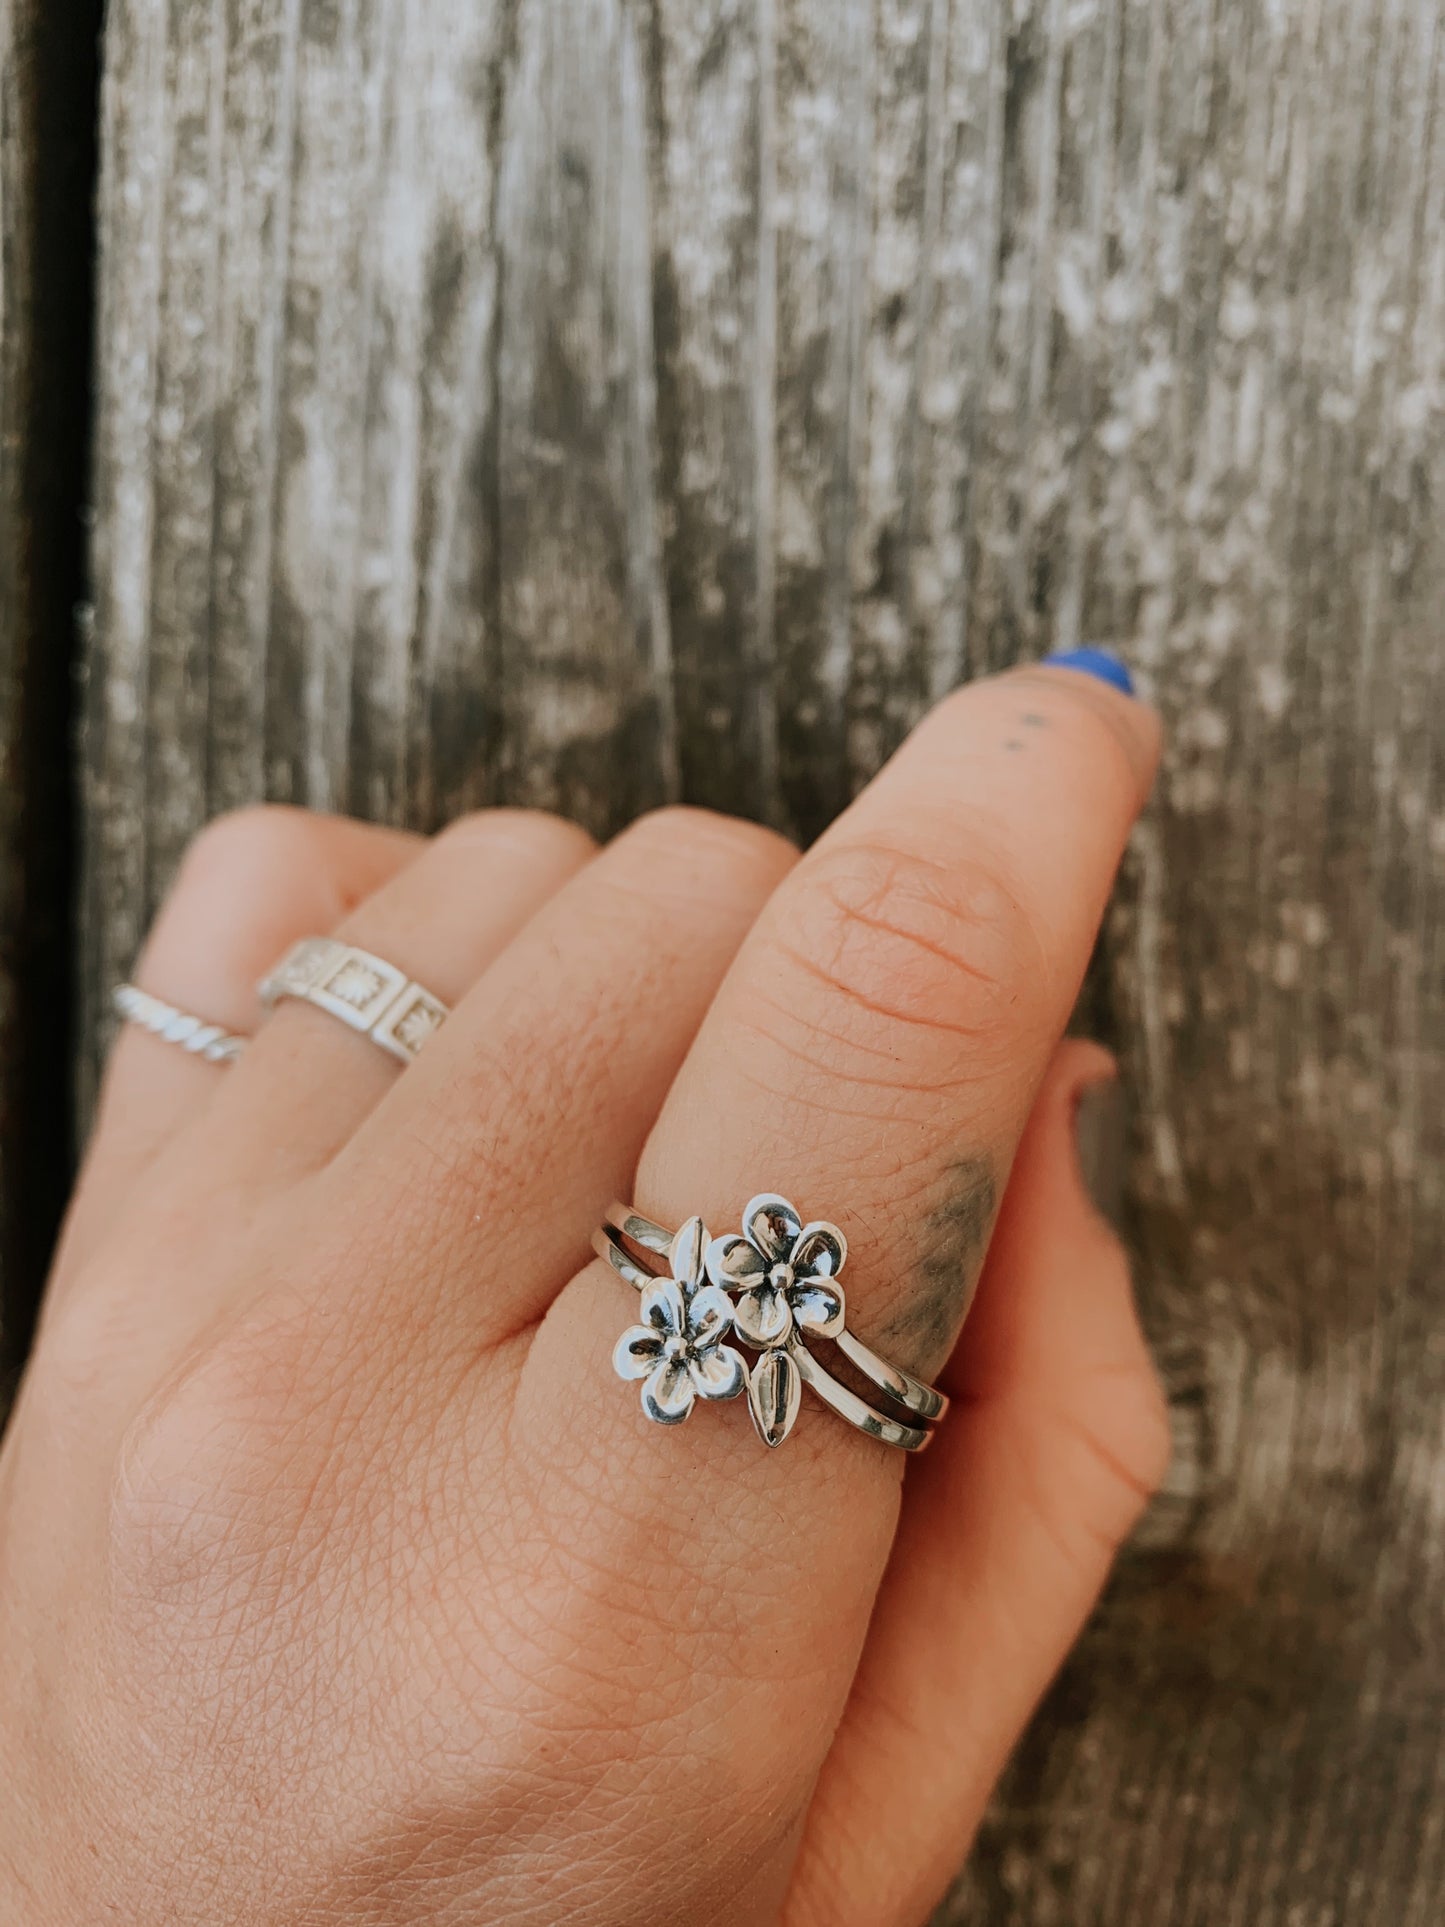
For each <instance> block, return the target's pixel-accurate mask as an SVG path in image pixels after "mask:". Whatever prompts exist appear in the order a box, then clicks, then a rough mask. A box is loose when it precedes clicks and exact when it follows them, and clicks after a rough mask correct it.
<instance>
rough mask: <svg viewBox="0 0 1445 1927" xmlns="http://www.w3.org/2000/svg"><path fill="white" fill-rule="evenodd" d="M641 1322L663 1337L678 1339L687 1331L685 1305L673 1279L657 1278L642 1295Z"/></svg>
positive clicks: (680, 1290)
mask: <svg viewBox="0 0 1445 1927" xmlns="http://www.w3.org/2000/svg"><path fill="white" fill-rule="evenodd" d="M642 1322H643V1324H644V1325H651V1326H652V1328H653V1330H654V1331H660V1332H661V1333H662V1334H663V1335H664V1337H667V1338H676V1337H680V1336H681V1334H682V1333H683V1332H685V1331H686V1330H687V1303H686V1300H685V1299H684V1298H683V1295H682V1286H681V1285H679V1284H678V1282H677V1280H676V1279H675V1278H659V1279H658V1281H657V1283H656V1284H655V1285H649V1286H648V1288H647V1290H646V1291H645V1292H643V1294H642Z"/></svg>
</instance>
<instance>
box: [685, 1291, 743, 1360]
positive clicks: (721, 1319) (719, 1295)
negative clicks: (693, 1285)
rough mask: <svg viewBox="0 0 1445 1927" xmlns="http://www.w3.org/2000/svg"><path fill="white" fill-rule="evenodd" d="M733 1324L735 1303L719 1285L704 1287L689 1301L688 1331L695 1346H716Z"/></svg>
mask: <svg viewBox="0 0 1445 1927" xmlns="http://www.w3.org/2000/svg"><path fill="white" fill-rule="evenodd" d="M732 1322H733V1301H732V1299H731V1298H729V1297H728V1295H727V1293H726V1292H725V1291H724V1290H723V1289H722V1288H721V1286H719V1285H704V1286H703V1288H702V1290H701V1291H695V1292H694V1293H693V1294H692V1296H691V1298H689V1299H688V1301H687V1329H688V1333H689V1335H690V1337H691V1338H692V1341H693V1343H694V1344H695V1345H698V1346H705V1345H715V1344H716V1343H717V1342H718V1340H719V1339H720V1338H721V1337H722V1335H723V1333H724V1332H725V1331H727V1330H728V1328H729V1327H730V1326H731V1324H732Z"/></svg>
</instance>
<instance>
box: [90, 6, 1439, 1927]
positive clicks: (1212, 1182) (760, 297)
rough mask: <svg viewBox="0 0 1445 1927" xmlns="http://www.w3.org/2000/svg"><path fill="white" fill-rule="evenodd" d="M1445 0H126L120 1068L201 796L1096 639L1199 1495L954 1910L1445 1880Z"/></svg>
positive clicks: (1184, 1425)
mask: <svg viewBox="0 0 1445 1927" xmlns="http://www.w3.org/2000/svg"><path fill="white" fill-rule="evenodd" d="M1442 29H1445V16H1442V9H1441V8H1440V6H1439V5H1438V0H1424V4H1418V5H1413V6H1406V5H1403V4H1400V3H1399V0H1316V3H1315V4H1311V5H1305V4H1304V3H1303V0H1285V4H1276V5H1269V4H1266V0H1238V4H1236V5H1234V6H1232V7H1230V8H1228V9H1224V8H1221V7H1219V6H1218V5H1217V4H1216V3H1215V0H1083V3H1082V4H1069V5H1065V4H1064V0H1016V4H1014V5H1013V6H1011V7H1009V8H1002V7H984V8H979V7H971V6H966V5H964V4H962V0H749V4H741V3H740V0H650V4H644V3H643V0H636V4H632V3H629V0H574V4H572V5H570V6H569V7H568V8H566V9H561V8H557V7H555V6H549V5H547V4H545V3H544V0H487V3H486V4H478V0H427V3H426V4H423V0H208V4H204V5H196V6H189V7H162V6H160V5H158V4H155V3H154V0H113V4H112V6H111V10H110V15H109V21H108V26H107V44H106V54H107V61H106V75H107V77H106V87H105V102H104V115H103V139H104V171H103V177H102V191H101V199H100V234H101V284H100V292H101V298H100V309H99V315H100V343H101V345H100V354H99V394H98V410H99V412H98V424H97V441H96V462H95V483H94V499H95V511H96V523H95V537H94V550H93V559H94V571H95V622H94V628H93V634H92V640H91V642H90V646H89V649H88V653H87V672H88V679H87V698H86V716H85V741H84V780H85V797H84V830H85V867H84V880H83V892H82V920H83V935H84V952H83V983H84V992H85V1006H84V1011H83V1040H82V1046H81V1049H80V1052H79V1061H80V1075H81V1086H82V1102H83V1103H86V1102H88V1100H89V1094H90V1092H91V1090H92V1088H93V1077H94V1069H95V1064H96V1061H97V1052H98V1050H99V1048H100V1044H101V1041H102V1032H103V1025H102V1022H101V1015H100V1013H101V1007H102V998H103V994H104V991H105V989H106V987H107V986H108V984H109V983H110V982H111V981H112V980H113V979H114V978H115V977H116V976H118V975H120V974H122V973H123V972H124V970H125V969H126V967H127V966H128V964H129V962H130V959H131V955H132V953H133V950H134V948H135V946H136V943H137V941H138V939H139V937H140V934H141V932H142V930H143V928H144V926H145V924H146V922H147V920H148V918H149V916H150V914H151V912H152V910H153V908H154V906H155V903H156V901H157V899H158V897H159V895H160V893H161V891H162V890H163V889H164V887H165V884H166V882H167V880H168V878H169V876H170V874H171V872H172V870H173V868H174V864H175V861H176V858H177V855H178V853H179V851H180V849H181V847H182V845H183V844H184V842H185V840H186V838H187V837H188V836H189V835H190V834H191V832H192V830H193V829H194V828H195V827H196V825H197V824H198V823H199V822H200V821H201V820H203V818H204V817H205V816H206V815H208V814H209V813H211V812H213V811H215V810H218V809H220V808H223V807H226V806H228V805H230V804H233V803H236V802H239V801H241V800H243V799H245V798H248V797H252V796H256V795H261V794H270V795H274V796H286V797H291V798H294V799H298V800H302V801H306V802H310V803H314V804H318V805H323V806H328V807H346V808H352V809H356V810H360V811H362V812H363V813H365V814H367V815H370V816H374V817H377V818H379V819H383V820H388V821H398V822H408V823H414V824H419V825H423V826H429V825H432V824H435V823H437V822H440V821H441V820H443V819H444V818H446V817H447V816H449V815H451V814H453V813H454V812H455V811H457V810H458V809H461V808H464V807H467V806H469V805H472V804H475V803H477V802H482V801H489V800H499V799H503V798H508V799H522V800H526V801H530V802H536V803H542V804H545V805H548V806H550V807H557V808H561V809H564V810H566V811H568V812H570V813H571V814H573V815H575V816H577V817H578V818H579V819H580V820H582V821H584V822H586V823H587V824H588V825H589V826H590V827H591V828H593V829H595V830H599V831H605V830H608V829H610V828H611V827H613V826H615V825H616V824H618V823H620V822H622V821H623V820H625V819H626V818H627V817H628V816H630V815H631V814H633V813H635V812H636V811H637V810H638V809H640V808H643V807H645V806H646V805H648V804H650V803H653V802H656V801H659V800H662V799H665V798H668V797H672V796H685V797H688V798H691V799H694V800H698V801H703V802H707V803H711V804H716V805H718V806H721V807H726V808H731V809H738V810H741V811H743V812H746V813H748V814H752V815H756V816H759V817H763V818H766V819H768V820H771V821H774V822H777V823H779V824H782V825H784V826H785V827H788V828H790V829H792V830H794V831H795V832H796V833H798V834H800V835H803V836H811V835H812V834H814V833H815V832H816V831H817V830H818V829H819V828H820V827H821V826H822V825H823V824H824V823H825V822H826V821H827V820H828V819H829V817H830V816H831V815H832V814H833V813H835V812H836V810H837V809H838V808H839V807H840V806H841V804H842V803H843V802H844V801H845V800H846V799H847V797H848V796H849V795H850V794H851V793H852V792H853V791H854V790H855V789H856V787H857V786H858V785H859V784H860V783H861V782H862V781H864V780H865V779H866V777H867V775H868V774H869V772H870V771H871V770H872V769H873V768H875V767H876V766H877V764H878V762H879V761H880V759H881V758H882V757H883V756H884V755H886V754H887V752H888V751H889V749H890V748H891V747H892V746H893V745H894V744H895V743H896V742H897V740H898V738H899V737H900V735H901V734H902V732H903V731H904V730H905V729H906V728H907V727H908V725H909V723H910V722H911V721H912V720H913V718H914V717H916V716H917V715H918V714H919V713H920V711H921V710H922V708H923V707H925V706H926V704H927V703H928V702H929V701H930V700H932V699H933V698H934V697H935V696H936V695H937V694H938V693H940V692H941V691H942V690H944V689H946V688H947V687H949V686H951V685H952V684H953V683H955V682H956V681H958V680H959V679H960V678H962V677H965V676H968V675H972V674H976V673H979V672H981V671H984V670H987V669H989V668H992V667H995V666H997V665H999V664H1002V663H1005V662H1008V661H1012V660H1015V659H1017V658H1020V657H1029V656H1032V655H1035V654H1037V653H1039V652H1041V651H1043V650H1045V649H1047V648H1051V647H1058V646H1067V645H1069V644H1071V643H1074V642H1077V641H1080V640H1084V639H1097V640H1105V641H1114V642H1116V643H1118V644H1119V645H1121V646H1122V647H1123V648H1124V649H1125V650H1126V651H1127V653H1128V655H1129V657H1130V659H1131V660H1132V662H1133V663H1134V664H1135V665H1136V668H1137V669H1138V671H1139V673H1140V676H1141V680H1142V681H1143V682H1144V683H1145V685H1146V687H1147V688H1148V689H1149V691H1150V692H1151V693H1152V694H1153V695H1154V696H1155V697H1156V699H1157V700H1158V701H1159V702H1160V704H1161V706H1162V707H1163V708H1164V710H1165V712H1166V715H1167V717H1168V719H1169V722H1170V726H1171V744H1170V750H1169V756H1168V762H1167V767H1166V770H1165V773H1164V776H1163V779H1162V782H1161V785H1160V791H1159V795H1158V798H1157V800H1156V803H1155V805H1154V807H1153V809H1152V812H1151V814H1150V817H1149V819H1148V821H1147V823H1146V825H1145V827H1144V829H1143V831H1142V833H1141V835H1140V837H1139V839H1138V843H1137V846H1136V849H1135V851H1134V854H1133V857H1132V859H1131V863H1130V867H1129V871H1128V874H1127V876H1126V879H1125V884H1124V888H1123V890H1122V892H1121V896H1120V900H1119V903H1118V906H1117V909H1116V912H1115V914H1114V916H1113V918H1112V920H1111V922H1110V925H1109V929H1108V931H1107V934H1106V939H1105V942H1104V945H1103V946H1102V950H1101V955H1100V959H1099V964H1098V969H1097V972H1096V976H1095V980H1094V983H1093V985H1092V987H1091V993H1090V1014H1091V1017H1093V1018H1095V1019H1096V1020H1097V1022H1098V1024H1099V1026H1100V1027H1101V1028H1102V1029H1103V1030H1104V1031H1105V1032H1106V1033H1107V1035H1108V1037H1109V1039H1110V1041H1112V1042H1113V1043H1115V1044H1116V1045H1117V1046H1118V1047H1119V1048H1120V1050H1121V1051H1122V1054H1123V1057H1124V1060H1125V1064H1126V1068H1127V1072H1128V1075H1129V1078H1130V1082H1131V1085H1132V1088H1133V1091H1134V1095H1135V1100H1136V1110H1137V1118H1136V1125H1135V1134H1134V1141H1133V1159H1132V1170H1131V1188H1130V1198H1131V1203H1130V1213H1131V1225H1132V1231H1133V1235H1134V1239H1135V1242H1136V1246H1137V1249H1138V1251H1139V1253H1140V1288H1141V1294H1142V1298H1143V1302H1144V1306H1145V1311H1146V1316H1147V1319H1148V1322H1149V1325H1150V1329H1151V1332H1152V1334H1153V1336H1154V1338H1155V1340H1156V1342H1157V1346H1158V1349H1159V1352H1160V1355H1161V1358H1162V1359H1163V1361H1164V1363H1165V1366H1166V1369H1167V1371H1168V1374H1169V1377H1170V1382H1171V1388H1172V1392H1173V1397H1174V1405H1175V1412H1176V1419H1177V1429H1178V1439H1179V1451H1178V1458H1177V1463H1176V1468H1175V1472H1174V1475H1173V1479H1172V1483H1171V1488H1170V1490H1169V1491H1168V1492H1167V1493H1166V1494H1165V1496H1164V1498H1163V1499H1162V1500H1161V1501H1160V1503H1159V1505H1158V1506H1157V1507H1156V1509H1155V1511H1154V1513H1153V1514H1152V1515H1151V1518H1150V1520H1149V1522H1148V1524H1147V1527H1146V1529H1145V1531H1144V1533H1143V1534H1142V1535H1141V1537H1140V1540H1139V1542H1138V1544H1137V1545H1136V1546H1135V1548H1134V1549H1133V1551H1132V1552H1131V1554H1130V1556H1129V1558H1128V1559H1127V1561H1126V1562H1125V1564H1124V1566H1123V1568H1122V1570H1121V1572H1120V1574H1119V1577H1118V1580H1117V1582H1116V1584H1115V1585H1114V1587H1113V1588H1112V1590H1111V1593H1110V1595H1109V1598H1108V1600H1107V1601H1106V1603H1105V1605H1104V1607H1103V1608H1102V1609H1101V1611H1100V1613H1099V1614H1098V1616H1097V1618H1096V1620H1095V1621H1094V1623H1093V1625H1092V1627H1091V1629H1090V1631H1089V1633H1088V1635H1087V1637H1086V1639H1085V1642H1084V1644H1083V1646H1082V1647H1081V1649H1080V1650H1079V1652H1078V1654H1077V1655H1076V1657H1075V1658H1074V1659H1073V1660H1072V1661H1071V1662H1070V1664H1069V1666H1068V1668H1067V1670H1066V1672H1065V1674H1064V1676H1063V1678H1062V1679H1061V1680H1060V1682H1059V1683H1058V1686H1057V1687H1056V1689H1055V1691H1054V1692H1053V1694H1052V1695H1051V1697H1050V1699H1049V1701H1048V1703H1047V1704H1046V1706H1045V1707H1044V1709H1043V1710H1042V1712H1041V1713H1040V1715H1039V1718H1038V1720H1037V1722H1036V1724H1035V1726H1034V1728H1033V1730H1032V1732H1031V1734H1030V1736H1029V1737H1028V1739H1027V1741H1026V1742H1025V1744H1024V1746H1023V1747H1022V1749H1021V1751H1020V1753H1019V1756H1018V1759H1017V1761H1016V1763H1015V1765H1014V1768H1013V1769H1012V1771H1011V1772H1010V1774H1009V1777H1008V1779H1007V1781H1006V1783H1005V1785H1004V1787H1003V1789H1002V1790H1001V1792H1000V1795H999V1798H998V1801H997V1803H996V1805H995V1808H994V1811H993V1813H992V1815H991V1816H990V1819H989V1821H988V1824H987V1826H986V1828H985V1830H984V1833H983V1836H982V1838H981V1840H980V1842H979V1844H978V1847H977V1849H976V1851H975V1853H974V1855H973V1857H972V1859H971V1861H970V1864H969V1867H968V1870H967V1871H966V1873H965V1874H964V1875H963V1876H962V1878H961V1881H960V1884H959V1886H958V1888H957V1890H956V1892H955V1894H954V1896H953V1897H952V1898H951V1900H950V1901H949V1902H948V1903H947V1906H946V1907H945V1910H944V1913H943V1915H942V1918H943V1919H946V1920H949V1921H959V1922H963V1921H986V1922H989V1923H995V1922H997V1923H1015V1922H1017V1923H1024V1924H1025V1927H1054V1924H1055V1923H1058V1927H1134V1923H1138V1922H1147V1923H1149V1927H1302V1924H1304V1923H1308V1927H1325V1923H1341V1924H1343V1923H1349V1927H1431V1924H1432V1923H1434V1922H1435V1921H1436V1920H1437V1919H1438V1915H1439V1905H1440V1896H1441V1894H1442V1892H1445V1820H1442V1815H1445V1786H1442V1784H1441V1781H1442V1777H1445V1754H1442V1751H1441V1748H1440V1744H1439V1733H1440V1730H1441V1724H1442V1715H1445V1660H1442V1625H1441V1618H1442V1611H1441V1599H1442V1596H1445V1594H1442V1572H1441V1566H1442V1557H1445V1555H1442V1550H1441V1548H1442V1545H1445V1533H1442V1525H1445V1504H1442V1498H1441V1494H1442V1493H1445V1434H1442V1428H1441V1421H1440V1413H1441V1412H1442V1410H1445V1350H1442V1347H1441V1346H1440V1343H1439V1337H1438V1334H1439V1331H1440V1329H1441V1323H1442V1314H1445V1282H1442V1281H1445V1176H1442V1174H1445V1142H1442V1140H1445V1101H1442V1100H1445V1013H1442V999H1441V995H1440V988H1441V983H1442V967H1445V954H1442V951H1445V934H1442V932H1445V916H1442V911H1445V904H1442V892H1445V862H1442V858H1445V797H1442V790H1441V767H1440V765H1441V729H1440V723H1439V718H1440V715H1441V713H1442V711H1441V703H1442V694H1445V691H1442V687H1441V684H1442V674H1445V671H1442V662H1445V656H1442V650H1441V646H1440V617H1439V611H1440V608H1441V606H1442V598H1445V537H1442V532H1441V516H1440V504H1441V502H1442V500H1445V371H1442V355H1445V115H1442V84H1445V83H1442V53H1441V48H1442Z"/></svg>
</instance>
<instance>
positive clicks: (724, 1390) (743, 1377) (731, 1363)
mask: <svg viewBox="0 0 1445 1927" xmlns="http://www.w3.org/2000/svg"><path fill="white" fill-rule="evenodd" d="M689 1369H690V1370H691V1372H692V1382H693V1384H694V1385H695V1386H696V1387H697V1395H698V1397H699V1398H736V1397H737V1395H738V1393H739V1392H740V1391H741V1390H742V1389H743V1386H744V1385H745V1384H746V1383H747V1377H748V1368H747V1366H746V1365H745V1364H744V1363H743V1355H742V1353H741V1352H735V1351H734V1350H733V1348H732V1346H731V1345H710V1346H709V1347H708V1348H707V1350H706V1351H702V1352H694V1353H693V1355H692V1359H691V1362H690V1366H689Z"/></svg>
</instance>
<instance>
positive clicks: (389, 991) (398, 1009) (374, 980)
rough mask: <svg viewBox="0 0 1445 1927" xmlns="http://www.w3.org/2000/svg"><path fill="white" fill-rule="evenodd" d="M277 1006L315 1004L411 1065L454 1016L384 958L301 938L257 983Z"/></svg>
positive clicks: (335, 942)
mask: <svg viewBox="0 0 1445 1927" xmlns="http://www.w3.org/2000/svg"><path fill="white" fill-rule="evenodd" d="M257 991H258V993H259V995H260V998H261V1002H262V1003H263V1004H265V1006H266V1007H267V1009H268V1010H269V1009H272V1008H274V1006H275V1005H277V1004H278V1003H280V1002H281V1000H282V999H283V998H285V997H295V998H299V999H300V1000H301V1002H303V1003H307V1004H314V1005H315V1006H316V1008H317V1009H318V1010H324V1011H325V1012H326V1013H327V1014H328V1015H329V1016H331V1017H339V1018H340V1020H341V1022H342V1023H343V1024H347V1025H349V1026H350V1028H351V1029H352V1030H355V1031H359V1032H361V1034H362V1035H363V1036H365V1037H369V1038H370V1039H371V1041H372V1043H373V1044H379V1045H380V1046H381V1048H382V1049H383V1050H384V1051H388V1052H390V1054H391V1055H392V1056H393V1057H397V1058H400V1059H401V1061H402V1063H403V1064H410V1063H411V1062H412V1061H413V1059H414V1058H416V1057H417V1056H418V1055H419V1054H420V1052H421V1050H422V1047H423V1046H424V1045H425V1044H426V1043H427V1041H428V1040H429V1039H430V1038H431V1037H433V1036H435V1034H436V1032H437V1031H438V1030H440V1029H441V1027H442V1025H443V1024H444V1023H445V1022H446V1019H447V1017H448V1016H449V1015H450V1013H449V1011H448V1009H447V1006H446V1005H445V1004H444V1003H443V1002H442V1001H441V999H440V997H434V996H433V995H432V993H431V992H430V991H429V990H425V989H423V987H422V986H421V985H420V984H418V983H414V982H413V981H412V980H411V978H410V977H408V976H407V975H406V973H405V971H402V970H398V969H397V967H396V965H395V964H389V963H387V962H386V960H385V958H383V957H374V956H373V955H372V954H371V952H370V951H369V950H359V949H357V947H356V945H355V944H350V943H342V942H341V941H340V939H339V938H336V937H303V938H302V940H301V942H300V943H298V944H294V945H293V946H292V947H291V949H290V950H288V951H287V952H286V955H285V956H284V957H283V958H282V959H281V961H280V963H279V964H277V965H276V967H275V969H274V970H272V971H271V972H270V974H269V975H268V976H266V977H263V978H262V980H261V982H260V983H259V984H258V985H257Z"/></svg>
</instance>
